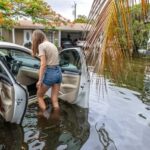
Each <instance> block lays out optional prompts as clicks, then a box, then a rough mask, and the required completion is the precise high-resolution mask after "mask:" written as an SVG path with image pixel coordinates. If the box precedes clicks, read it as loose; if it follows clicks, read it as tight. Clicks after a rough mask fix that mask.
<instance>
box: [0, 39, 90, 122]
mask: <svg viewBox="0 0 150 150" xmlns="http://www.w3.org/2000/svg"><path fill="white" fill-rule="evenodd" d="M39 66H40V61H39V58H38V57H37V58H36V57H34V58H33V57H32V56H31V50H29V49H27V48H25V47H22V46H19V45H16V44H12V43H7V42H0V115H1V116H2V117H3V118H4V119H5V120H6V121H8V122H12V123H17V124H20V123H21V122H22V119H23V117H24V114H25V111H26V108H27V105H28V104H30V103H32V102H34V101H36V100H37V98H36V90H37V89H36V82H37V80H38V71H39ZM60 66H61V69H62V75H63V80H62V83H61V88H60V94H59V99H60V100H64V101H67V102H68V103H72V104H76V105H78V106H81V107H83V108H88V97H89V82H90V81H89V74H88V70H87V66H86V61H85V56H84V53H83V51H82V50H81V49H80V48H68V49H65V50H63V51H61V52H60ZM47 95H48V96H50V91H48V92H47Z"/></svg>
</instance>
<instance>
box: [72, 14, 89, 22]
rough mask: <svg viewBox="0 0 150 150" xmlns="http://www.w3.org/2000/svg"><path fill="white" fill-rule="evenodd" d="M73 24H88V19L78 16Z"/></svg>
mask: <svg viewBox="0 0 150 150" xmlns="http://www.w3.org/2000/svg"><path fill="white" fill-rule="evenodd" d="M74 22H75V23H88V18H87V17H86V16H85V15H78V18H77V19H75V20H74Z"/></svg>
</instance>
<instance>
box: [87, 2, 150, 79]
mask: <svg viewBox="0 0 150 150" xmlns="http://www.w3.org/2000/svg"><path fill="white" fill-rule="evenodd" d="M137 3H138V2H137V1H136V0H107V1H105V0H94V2H93V5H92V7H91V11H90V14H89V25H88V26H87V30H89V33H88V35H87V37H86V41H87V42H86V46H85V50H86V51H87V62H88V64H89V65H92V66H94V71H95V72H96V73H99V74H102V75H104V73H105V71H109V72H110V73H111V75H112V76H113V77H114V78H117V77H118V75H120V74H121V73H123V70H124V67H125V65H126V64H127V63H126V62H127V61H126V60H127V59H128V60H129V59H130V58H131V56H132V52H133V35H132V28H131V26H132V24H131V20H132V15H131V12H130V10H131V8H132V7H133V6H134V5H136V4H137ZM140 3H141V10H142V11H141V16H143V19H145V18H146V17H147V14H148V4H149V0H141V2H140Z"/></svg>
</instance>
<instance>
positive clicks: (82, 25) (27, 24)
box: [15, 20, 87, 31]
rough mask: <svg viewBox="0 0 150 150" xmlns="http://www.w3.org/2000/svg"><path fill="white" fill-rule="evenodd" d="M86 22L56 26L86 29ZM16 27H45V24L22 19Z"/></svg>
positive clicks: (71, 29) (79, 29)
mask: <svg viewBox="0 0 150 150" xmlns="http://www.w3.org/2000/svg"><path fill="white" fill-rule="evenodd" d="M86 25H87V24H85V23H67V24H66V25H64V24H62V25H60V26H58V27H55V29H56V30H63V31H86V30H85V29H86ZM15 28H16V29H44V28H45V26H44V25H42V24H39V23H32V21H31V20H20V21H19V23H18V25H16V26H15Z"/></svg>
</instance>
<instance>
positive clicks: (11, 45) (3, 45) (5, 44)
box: [0, 41, 31, 53]
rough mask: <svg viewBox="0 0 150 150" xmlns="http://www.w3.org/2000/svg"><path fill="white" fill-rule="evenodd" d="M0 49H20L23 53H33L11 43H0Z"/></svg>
mask: <svg viewBox="0 0 150 150" xmlns="http://www.w3.org/2000/svg"><path fill="white" fill-rule="evenodd" d="M0 48H15V49H20V50H22V51H25V52H30V53H31V50H30V49H28V48H26V47H24V46H21V45H18V44H14V43H10V42H3V41H0Z"/></svg>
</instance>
